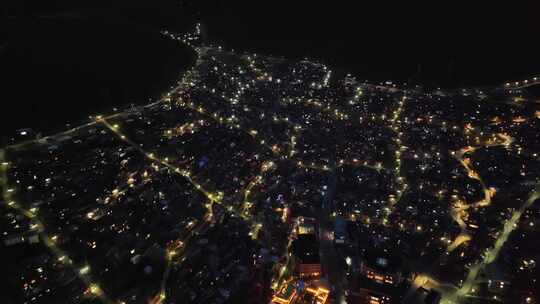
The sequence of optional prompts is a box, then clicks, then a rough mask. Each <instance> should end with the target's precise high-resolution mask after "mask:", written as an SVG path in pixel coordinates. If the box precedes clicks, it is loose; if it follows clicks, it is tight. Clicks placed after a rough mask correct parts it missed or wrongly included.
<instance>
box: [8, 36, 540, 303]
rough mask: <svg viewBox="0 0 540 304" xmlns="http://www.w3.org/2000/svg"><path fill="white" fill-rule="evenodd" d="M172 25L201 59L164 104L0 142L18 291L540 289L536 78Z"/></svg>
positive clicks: (507, 292)
mask: <svg viewBox="0 0 540 304" xmlns="http://www.w3.org/2000/svg"><path fill="white" fill-rule="evenodd" d="M162 35H164V36H165V37H168V38H169V39H172V40H174V41H177V42H178V43H183V44H186V45H188V46H190V47H191V48H193V50H194V51H195V52H196V53H197V61H196V63H195V65H194V66H192V68H191V69H190V70H189V71H187V72H186V73H184V74H183V75H179V79H180V80H179V81H178V84H177V86H176V87H174V88H171V90H170V91H168V92H164V94H163V96H162V98H161V99H160V100H158V101H155V102H152V103H149V104H147V105H143V106H132V107H127V108H124V109H120V110H117V111H114V112H111V113H102V114H91V116H90V117H89V119H88V120H87V122H86V123H85V124H83V125H80V126H76V127H72V128H70V129H68V130H65V131H63V132H60V133H57V134H54V135H50V136H45V137H40V136H36V133H35V132H34V131H33V130H30V129H24V130H20V131H19V132H18V133H17V135H16V136H14V138H13V141H12V142H11V143H10V144H8V145H7V146H5V147H4V148H2V149H1V150H0V167H1V168H0V169H1V172H0V173H1V176H0V190H1V193H2V197H1V198H0V202H1V207H0V208H1V218H2V220H1V222H0V223H1V228H2V229H1V231H0V232H1V234H2V239H1V242H2V244H1V246H2V249H1V250H2V251H3V252H6V253H9V254H10V255H14V256H15V258H13V259H12V260H11V261H10V263H9V264H10V265H9V269H5V271H6V273H7V274H8V275H7V276H8V278H9V285H8V286H9V289H10V290H12V291H13V293H14V294H15V295H16V297H17V299H16V301H15V302H14V303H105V304H112V303H115V304H120V303H126V304H127V303H153V304H158V303H249V304H252V303H273V304H292V303H297V304H300V303H304V304H307V303H309V304H315V303H316V304H325V303H336V304H342V303H359V304H360V303H365V304H390V303H425V304H434V303H443V304H452V303H455V304H461V303H519V304H534V303H539V301H540V294H539V293H538V290H540V289H539V288H538V287H539V286H540V283H539V282H538V281H537V280H538V279H539V274H540V272H539V268H538V267H536V266H537V261H538V260H539V259H540V249H539V248H538V240H539V239H540V229H539V227H540V202H539V201H538V199H539V198H540V155H539V154H538V153H540V97H539V96H538V95H535V93H534V90H533V89H535V88H538V86H540V78H538V77H529V78H527V79H522V80H519V81H511V82H507V83H502V84H500V85H498V86H492V87H467V88H465V87H464V88H460V89H455V90H445V89H438V88H435V89H427V88H423V87H421V86H417V85H410V84H407V83H394V82H391V81H388V82H383V83H369V82H361V81H358V80H356V79H355V78H354V77H352V76H351V75H348V74H345V73H344V74H341V73H335V72H333V70H332V67H330V66H326V65H324V64H321V63H317V62H312V61H309V60H302V61H296V60H288V59H284V58H276V57H269V56H262V55H257V54H250V53H237V52H233V51H231V50H226V49H225V48H222V47H219V46H212V45H208V44H203V43H201V41H200V37H199V35H200V27H199V25H197V26H196V28H195V30H194V31H193V32H190V33H187V34H176V33H172V32H170V31H163V32H162ZM89 114H90V113H89ZM21 248H23V249H21ZM20 252H24V254H19V253H20Z"/></svg>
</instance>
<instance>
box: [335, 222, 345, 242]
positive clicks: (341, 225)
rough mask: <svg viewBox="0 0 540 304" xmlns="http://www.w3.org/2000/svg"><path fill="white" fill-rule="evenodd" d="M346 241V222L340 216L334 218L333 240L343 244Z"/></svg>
mask: <svg viewBox="0 0 540 304" xmlns="http://www.w3.org/2000/svg"><path fill="white" fill-rule="evenodd" d="M346 241H347V222H346V221H345V220H344V219H343V218H342V217H337V218H336V219H335V220H334V242H335V243H336V244H344V243H345V242H346Z"/></svg>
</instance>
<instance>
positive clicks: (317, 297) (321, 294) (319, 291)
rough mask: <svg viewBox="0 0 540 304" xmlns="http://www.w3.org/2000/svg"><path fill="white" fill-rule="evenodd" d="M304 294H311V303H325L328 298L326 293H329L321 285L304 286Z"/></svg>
mask: <svg viewBox="0 0 540 304" xmlns="http://www.w3.org/2000/svg"><path fill="white" fill-rule="evenodd" d="M306 294H309V295H310V296H312V298H313V301H311V303H313V304H325V303H326V301H327V300H328V295H329V294H330V291H329V290H328V289H326V288H323V287H317V288H312V287H308V288H306Z"/></svg>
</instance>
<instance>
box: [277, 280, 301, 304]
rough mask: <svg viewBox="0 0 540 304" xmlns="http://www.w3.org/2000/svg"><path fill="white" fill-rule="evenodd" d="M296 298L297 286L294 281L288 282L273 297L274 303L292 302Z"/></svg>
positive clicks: (288, 303) (286, 303)
mask: <svg viewBox="0 0 540 304" xmlns="http://www.w3.org/2000/svg"><path fill="white" fill-rule="evenodd" d="M295 299H296V286H294V284H293V282H292V281H291V282H286V283H283V285H282V286H281V287H280V288H279V290H278V291H277V293H276V294H275V295H274V296H273V297H272V302H271V303H272V304H290V303H293V301H294V300H295Z"/></svg>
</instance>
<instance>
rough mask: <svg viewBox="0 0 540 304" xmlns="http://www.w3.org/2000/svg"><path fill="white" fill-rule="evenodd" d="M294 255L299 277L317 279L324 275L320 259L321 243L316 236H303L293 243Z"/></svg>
mask: <svg viewBox="0 0 540 304" xmlns="http://www.w3.org/2000/svg"><path fill="white" fill-rule="evenodd" d="M291 247H292V253H293V255H294V259H295V264H296V270H297V275H298V276H299V277H300V278H310V279H316V278H319V277H321V275H322V267H321V262H320V258H319V242H318V240H317V237H316V235H315V234H301V235H299V236H298V238H297V239H296V240H294V241H293V243H292V245H291Z"/></svg>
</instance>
